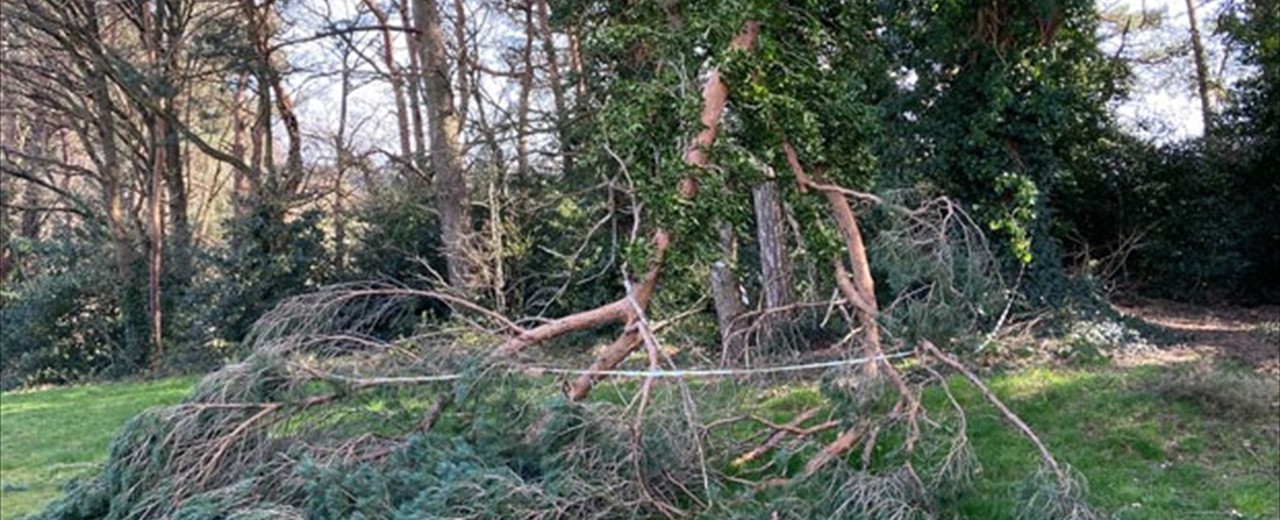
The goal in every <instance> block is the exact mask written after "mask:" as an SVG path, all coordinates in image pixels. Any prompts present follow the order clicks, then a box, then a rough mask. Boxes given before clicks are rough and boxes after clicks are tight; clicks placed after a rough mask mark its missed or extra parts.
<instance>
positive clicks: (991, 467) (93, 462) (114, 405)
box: [0, 365, 1280, 520]
mask: <svg viewBox="0 0 1280 520" xmlns="http://www.w3.org/2000/svg"><path fill="white" fill-rule="evenodd" d="M1173 370H1180V368H1178V367H1176V366H1169V365H1153V366H1143V367H1136V368H1119V367H1093V368H1088V369H1068V368H1056V369H1052V370H1049V369H1032V370H1025V371H1021V372H1016V373H1011V374H1005V375H999V376H995V377H993V378H991V379H990V381H989V385H990V386H991V388H992V389H993V390H994V391H995V392H996V393H997V394H998V395H999V396H1000V397H1001V398H1002V399H1003V400H1005V402H1006V403H1007V404H1008V405H1009V406H1010V407H1011V408H1012V409H1013V410H1014V411H1015V412H1017V413H1018V414H1019V415H1020V416H1021V417H1022V418H1023V419H1024V420H1025V421H1026V422H1027V423H1028V424H1029V425H1030V426H1031V427H1032V428H1033V429H1034V430H1036V431H1037V432H1038V433H1039V434H1040V436H1041V438H1042V440H1043V441H1044V442H1045V444H1047V445H1048V447H1049V449H1050V450H1052V451H1053V452H1054V453H1055V455H1056V457H1057V458H1058V460H1059V461H1060V462H1062V463H1065V464H1069V465H1070V466H1071V467H1073V468H1074V469H1075V470H1076V471H1078V472H1079V473H1080V474H1081V475H1082V476H1084V477H1085V479H1086V480H1087V481H1088V484H1089V488H1090V495H1089V496H1090V502H1091V503H1092V504H1093V505H1094V506H1096V507H1098V508H1100V509H1102V510H1104V511H1107V512H1110V513H1113V514H1115V516H1116V518H1119V519H1125V520H1128V519H1180V518H1245V519H1255V518H1256V519H1275V518H1280V415H1277V414H1280V410H1277V409H1276V408H1274V407H1270V406H1269V407H1268V408H1267V409H1268V410H1269V412H1267V413H1262V414H1260V415H1254V416H1251V417H1247V418H1241V417H1235V418H1233V419H1224V418H1215V417H1216V416H1218V415H1219V414H1217V413H1210V412H1214V410H1207V409H1205V408H1203V407H1202V405H1198V404H1195V403H1190V402H1182V401H1178V400H1175V399H1170V398H1167V397H1164V396H1162V395H1161V394H1160V391H1159V390H1158V389H1157V388H1158V387H1159V383H1160V381H1161V380H1162V379H1163V378H1165V377H1166V375H1167V374H1169V373H1171V372H1170V371H1173ZM193 382H194V380H193V379H190V378H187V379H173V380H165V381H158V382H149V383H116V384H108V385H98V386H84V387H76V388H64V389H52V390H40V391H32V392H24V393H11V394H4V395H3V396H2V397H0V448H2V449H0V481H3V491H2V494H0V503H2V504H3V506H2V507H0V519H3V520H8V519H11V518H16V517H18V516H19V515H22V514H25V513H29V512H32V511H34V510H36V509H37V508H39V507H40V506H41V505H42V504H44V503H45V502H47V501H48V500H49V499H51V498H53V497H54V496H55V495H56V494H57V492H58V491H59V489H60V486H61V485H62V484H63V483H64V482H66V481H67V480H69V479H71V478H73V477H76V476H83V475H86V474H89V473H91V472H92V471H93V470H94V469H95V468H96V466H97V464H99V463H101V462H102V461H103V459H104V457H105V456H106V448H107V444H108V443H109V442H110V440H111V437H112V436H113V434H114V432H115V431H116V430H117V429H118V428H119V427H120V426H121V425H122V424H123V423H124V422H125V421H126V420H127V419H128V418H129V417H130V416H132V415H133V414H135V413H137V412H138V411H140V410H142V409H144V408H147V407H150V406H156V405H162V404H167V403H173V402H176V401H178V400H179V399H180V398H181V397H182V396H183V395H185V394H186V393H187V391H188V390H189V389H190V388H191V386H192V384H193ZM950 382H951V386H952V389H953V391H954V392H955V394H956V397H957V398H958V399H959V400H960V402H961V403H962V404H963V405H964V406H965V407H966V409H968V410H969V414H968V415H969V434H970V438H971V440H972V442H973V444H974V447H975V450H976V452H977V454H978V457H979V460H980V461H981V463H982V466H983V472H982V474H981V475H980V476H979V478H978V479H977V480H976V482H975V484H974V487H973V488H972V489H971V490H969V491H968V492H966V493H964V494H963V495H961V496H960V497H959V498H958V499H957V501H956V502H955V503H951V504H943V511H942V513H943V514H942V516H943V517H946V518H952V517H957V518H972V519H984V520H985V519H1003V518H1013V515H1014V512H1013V507H1014V496H1015V494H1016V490H1017V488H1018V486H1019V484H1020V483H1021V481H1022V479H1023V478H1024V477H1026V476H1027V475H1028V473H1029V472H1031V471H1032V470H1033V469H1034V468H1035V466H1036V464H1037V459H1036V458H1035V454H1034V451H1033V448H1032V447H1031V446H1030V445H1029V444H1028V443H1027V442H1026V441H1025V440H1024V439H1023V438H1022V437H1020V436H1019V435H1018V434H1017V433H1016V432H1015V431H1014V430H1012V429H1011V428H1009V427H1007V426H1006V425H1005V424H1004V423H1003V421H1002V419H1001V417H1000V416H999V415H998V413H997V412H996V411H995V410H994V409H993V408H991V407H990V406H989V405H987V404H986V403H985V401H983V399H982V397H981V396H980V395H979V393H978V392H977V391H976V390H975V389H973V388H972V387H971V386H970V385H969V384H968V383H967V382H965V381H964V380H962V379H960V378H958V377H956V378H952V379H951V380H950ZM1268 384H1269V383H1268ZM1276 384H1278V385H1280V382H1276ZM795 390H797V391H795V392H792V393H791V394H786V395H784V396H782V398H787V397H788V396H793V397H795V398H797V399H800V398H804V399H802V400H805V401H806V402H808V401H812V400H814V399H817V400H819V401H820V400H821V397H818V396H817V395H816V394H815V393H814V391H813V388H812V386H811V385H808V386H806V387H804V389H803V390H801V389H799V388H797V389H795ZM925 399H926V401H933V402H934V404H940V402H941V401H940V400H941V399H943V395H942V392H940V391H937V390H936V389H935V390H934V391H931V392H929V393H927V394H926V395H925Z"/></svg>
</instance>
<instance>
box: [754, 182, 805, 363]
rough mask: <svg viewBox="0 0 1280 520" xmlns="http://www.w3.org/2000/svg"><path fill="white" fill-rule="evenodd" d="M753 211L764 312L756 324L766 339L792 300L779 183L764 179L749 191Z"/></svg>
mask: <svg viewBox="0 0 1280 520" xmlns="http://www.w3.org/2000/svg"><path fill="white" fill-rule="evenodd" d="M751 197H752V202H753V203H754V206H755V213H756V242H757V243H758V244H759V247H760V286H761V293H762V296H763V297H762V298H761V299H762V300H763V304H764V309H763V310H764V311H765V313H764V315H763V316H762V317H761V319H760V322H759V323H758V326H759V327H760V328H761V330H762V332H763V333H764V334H765V336H766V337H768V338H774V337H775V334H774V333H775V332H777V328H778V326H779V325H781V324H783V323H785V322H786V321H787V320H788V319H789V316H787V314H786V313H785V312H780V311H779V309H782V308H784V307H786V306H788V305H791V304H792V303H793V302H794V299H795V296H794V294H793V293H792V291H791V287H792V285H793V283H794V279H793V277H792V275H791V272H792V269H791V257H790V255H788V254H787V240H786V235H785V233H784V227H783V218H784V217H783V214H782V203H781V200H780V198H779V195H778V183H777V181H775V180H773V179H769V180H766V181H765V182H764V183H762V184H760V185H759V186H756V187H755V189H753V190H752V191H751Z"/></svg>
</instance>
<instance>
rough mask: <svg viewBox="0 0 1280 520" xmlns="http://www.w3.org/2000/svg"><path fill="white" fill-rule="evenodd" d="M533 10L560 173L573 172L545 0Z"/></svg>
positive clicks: (539, 0) (566, 114)
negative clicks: (552, 110) (551, 104)
mask: <svg viewBox="0 0 1280 520" xmlns="http://www.w3.org/2000/svg"><path fill="white" fill-rule="evenodd" d="M533 4H534V5H533V7H534V9H536V10H537V14H538V32H539V33H540V34H541V36H542V53H543V54H544V55H545V56H544V57H545V59H546V60H547V88H549V89H551V99H552V101H553V102H554V104H555V108H556V116H555V118H556V137H557V141H558V142H559V145H560V162H561V170H562V171H566V172H567V171H571V170H573V154H571V153H569V147H568V143H567V141H568V140H567V139H566V138H565V137H566V136H565V130H566V129H567V128H568V117H569V108H568V105H567V104H566V102H565V98H564V84H563V81H564V79H563V77H562V76H561V74H560V60H559V57H558V56H559V52H558V51H557V49H556V39H555V34H554V33H552V32H551V24H550V22H549V21H548V18H549V16H548V12H547V11H548V9H547V2H546V0H534V2H533Z"/></svg>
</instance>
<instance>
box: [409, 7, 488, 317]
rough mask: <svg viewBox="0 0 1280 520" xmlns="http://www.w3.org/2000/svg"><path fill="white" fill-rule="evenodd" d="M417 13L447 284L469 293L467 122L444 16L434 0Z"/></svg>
mask: <svg viewBox="0 0 1280 520" xmlns="http://www.w3.org/2000/svg"><path fill="white" fill-rule="evenodd" d="M414 8H415V10H414V18H415V22H416V23H415V26H416V27H417V29H418V34H417V39H418V41H417V43H418V51H419V54H420V55H421V61H422V79H423V86H424V87H425V90H426V96H427V99H426V102H427V121H428V125H429V127H430V128H429V133H430V141H431V156H430V164H431V169H432V173H433V175H434V181H435V182H434V186H435V196H436V211H437V212H438V213H439V215H440V233H441V239H442V241H443V242H444V248H445V260H446V262H447V267H448V282H449V285H450V286H451V287H453V289H454V290H457V291H460V292H462V293H466V292H467V291H468V285H469V280H470V278H471V273H472V271H473V267H472V261H473V259H472V254H473V253H472V251H471V249H472V248H471V247H470V244H469V241H470V236H471V212H470V207H471V202H470V194H469V192H468V190H467V184H466V177H465V172H464V171H463V163H462V145H461V142H460V139H461V131H462V120H461V118H460V117H459V114H458V112H457V110H456V108H455V107H454V102H453V87H452V86H451V85H450V84H449V63H448V59H447V56H446V54H445V52H446V51H445V41H444V33H443V31H442V29H441V20H440V11H439V9H438V8H437V6H436V3H435V0H414Z"/></svg>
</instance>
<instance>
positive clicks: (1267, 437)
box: [932, 366, 1280, 520]
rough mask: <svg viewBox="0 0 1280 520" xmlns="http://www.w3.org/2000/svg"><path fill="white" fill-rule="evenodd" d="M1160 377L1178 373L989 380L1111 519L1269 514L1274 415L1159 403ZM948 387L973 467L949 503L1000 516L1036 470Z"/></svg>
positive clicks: (1059, 373) (1278, 487) (1023, 448)
mask: <svg viewBox="0 0 1280 520" xmlns="http://www.w3.org/2000/svg"><path fill="white" fill-rule="evenodd" d="M1170 370H1178V368H1176V367H1169V366H1146V367H1137V368H1129V369H1123V370H1122V369H1118V368H1097V369H1091V370H1079V371H1075V370H1056V371H1049V370H1043V369H1038V370H1030V371H1026V372H1021V373H1017V374H1012V375H1006V376H1000V377H996V378H994V379H993V380H992V381H991V382H990V383H989V384H990V386H991V387H992V390H994V391H995V392H996V393H997V395H998V396H1000V397H1001V399H1002V400H1004V401H1005V403H1006V404H1008V405H1009V407H1010V408H1012V409H1013V410H1014V412H1015V413H1017V414H1019V416H1021V417H1022V419H1023V420H1024V421H1026V423H1027V424H1028V425H1030V426H1031V428H1032V429H1033V430H1035V431H1036V432H1037V433H1038V434H1039V435H1040V437H1041V440H1043V441H1044V443H1045V444H1046V445H1047V446H1048V448H1049V449H1050V450H1051V451H1052V452H1053V453H1054V455H1055V457H1057V459H1058V461H1059V462H1061V463H1066V464H1069V465H1071V467H1072V468H1074V469H1075V470H1076V471H1078V472H1079V473H1080V474H1082V475H1083V476H1084V477H1085V479H1086V480H1087V482H1088V485H1089V491H1090V493H1089V501H1090V503H1091V504H1092V505H1094V506H1096V507H1098V508H1100V509H1102V510H1104V511H1107V512H1109V513H1113V514H1115V516H1116V518H1119V519H1153V520H1154V519H1166V518H1167V519H1182V518H1248V519H1276V518H1280V410H1278V409H1276V408H1274V407H1271V408H1270V410H1269V411H1268V412H1264V413H1262V414H1261V415H1258V416H1255V417H1250V418H1235V419H1230V420H1229V419H1218V418H1212V417H1210V416H1209V415H1216V414H1206V413H1205V412H1206V411H1207V410H1205V409H1203V408H1201V406H1200V405H1197V404H1193V403H1189V402H1182V401H1179V400H1172V399H1168V398H1163V397H1161V396H1160V395H1159V391H1158V390H1156V387H1157V386H1158V384H1159V382H1160V381H1161V379H1162V378H1163V377H1165V374H1166V373H1167V372H1168V371H1170ZM1272 382H1273V383H1275V384H1277V385H1280V381H1274V380H1273V381H1272ZM952 387H953V388H954V389H955V390H956V393H957V398H958V399H959V400H960V402H961V403H962V404H963V405H965V406H966V408H968V409H969V410H970V412H969V434H970V439H971V440H972V442H973V444H974V447H975V450H976V452H977V455H978V458H979V460H980V461H981V462H982V466H983V473H982V475H981V476H980V477H979V478H978V479H977V480H976V482H975V486H974V489H972V490H971V491H970V492H969V493H967V494H966V495H965V496H964V497H962V498H961V499H960V501H959V503H958V504H956V505H955V506H956V508H957V509H958V510H959V511H960V512H961V514H963V515H964V516H965V517H968V518H975V519H980V518H981V519H985V518H1011V517H1012V515H1013V512H1012V504H1011V500H1010V497H1011V495H1012V494H1013V493H1014V492H1015V490H1016V489H1017V486H1018V485H1019V483H1020V481H1021V479H1022V478H1023V477H1024V476H1025V475H1026V474H1027V473H1028V472H1029V471H1031V470H1032V469H1033V468H1034V467H1035V464H1036V458H1035V454H1034V451H1033V448H1032V447H1031V445H1030V444H1028V443H1027V442H1026V441H1025V440H1023V438H1022V437H1020V436H1019V435H1018V434H1017V433H1016V432H1014V431H1013V430H1012V429H1010V428H1008V427H1007V426H1005V425H1004V424H1003V423H1002V420H1001V418H1000V417H999V416H998V415H997V412H996V411H995V410H994V409H992V408H991V407H989V406H985V405H983V404H981V401H982V397H981V395H979V394H978V392H977V391H975V390H973V389H972V388H971V387H970V386H969V385H968V384H967V383H964V382H962V381H960V380H959V379H956V378H953V379H952ZM932 397H934V398H938V397H937V396H932Z"/></svg>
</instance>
